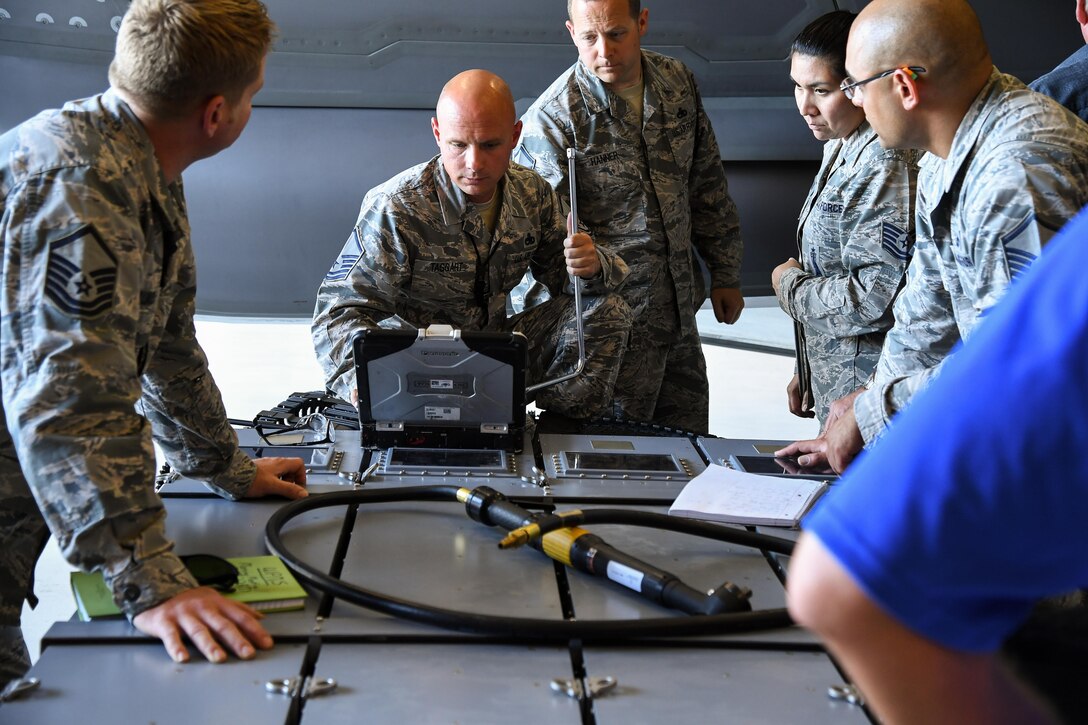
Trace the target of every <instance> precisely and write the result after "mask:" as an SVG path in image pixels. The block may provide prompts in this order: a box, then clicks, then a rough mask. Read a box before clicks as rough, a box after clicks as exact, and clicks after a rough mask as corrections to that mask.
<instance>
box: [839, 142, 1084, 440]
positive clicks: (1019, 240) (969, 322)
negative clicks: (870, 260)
mask: <svg viewBox="0 0 1088 725" xmlns="http://www.w3.org/2000/svg"><path fill="white" fill-rule="evenodd" d="M1018 146H1019V147H1021V148H1022V146H1023V144H1022V143H1020V144H1018ZM1036 150H1037V151H1038V153H1037V154H1030V155H1028V154H1024V153H1023V151H1022V150H1021V151H1020V153H1004V152H1003V151H1002V149H1001V148H1000V147H999V148H997V149H995V150H994V151H993V152H992V153H991V154H990V155H989V157H988V160H986V161H980V162H978V163H976V164H975V165H974V166H973V167H972V168H971V170H970V174H969V177H968V178H967V179H965V181H964V183H963V187H962V189H961V191H960V196H959V199H958V200H957V207H956V210H955V212H954V213H953V220H952V230H951V237H952V238H951V240H947V244H946V246H947V247H949V249H948V252H949V254H948V257H947V258H946V259H944V260H943V264H942V259H941V257H940V255H939V252H938V251H937V250H936V247H935V245H934V244H933V243H932V242H930V243H927V244H924V245H923V244H919V247H918V249H917V251H916V252H915V259H914V260H913V261H912V262H911V271H910V275H911V276H912V277H913V276H915V275H917V276H918V278H919V280H918V283H917V284H915V282H914V280H913V279H911V280H910V281H908V285H907V288H906V289H905V290H904V292H903V294H902V295H900V299H899V300H897V301H896V306H895V309H896V316H895V317H896V321H895V326H894V327H893V328H892V330H891V331H890V332H889V333H888V337H887V338H885V341H884V350H883V351H882V352H881V356H880V362H879V364H878V366H877V372H876V376H875V379H874V387H873V389H871V390H869V391H867V392H866V393H864V394H862V395H859V396H858V397H857V398H856V399H855V401H854V414H855V417H856V418H857V421H858V427H859V428H860V430H861V432H862V436H863V437H864V438H865V440H866V442H869V441H871V440H873V439H875V438H876V437H877V436H878V435H879V434H880V432H881V431H882V430H883V428H884V427H885V426H886V425H887V424H888V422H889V421H890V420H891V418H892V417H893V416H894V415H895V414H896V413H897V412H898V411H899V410H901V409H902V408H903V407H904V406H905V405H906V404H907V403H908V402H909V401H910V399H911V398H912V397H913V396H914V395H915V394H917V393H918V392H919V391H920V390H922V389H923V388H924V387H925V386H926V385H928V383H929V382H930V381H931V380H933V379H934V378H935V377H936V376H937V375H938V374H939V371H940V366H941V364H942V361H943V360H944V359H946V358H947V356H948V354H950V353H951V352H952V348H953V347H954V346H955V343H956V342H957V341H959V340H960V339H961V338H962V339H967V338H968V337H969V336H970V334H971V333H972V332H973V331H974V328H975V327H976V326H977V324H978V322H979V321H980V320H981V316H982V314H983V313H984V312H985V311H986V310H987V309H989V308H990V307H991V306H993V305H994V304H995V303H996V302H997V301H998V300H999V299H1000V298H1001V296H1002V295H1004V293H1005V291H1006V290H1007V289H1008V286H1009V283H1010V282H1011V280H1012V278H1013V276H1014V275H1015V274H1018V273H1019V272H1021V271H1023V270H1024V269H1026V268H1027V267H1028V266H1029V265H1030V264H1031V262H1032V261H1034V260H1035V258H1036V257H1037V256H1038V255H1039V254H1040V252H1041V251H1042V247H1043V245H1044V244H1045V243H1046V242H1047V241H1049V239H1050V238H1051V237H1052V236H1053V235H1054V234H1055V233H1056V231H1057V229H1052V228H1050V226H1049V225H1046V224H1043V223H1040V219H1051V220H1052V219H1071V218H1072V217H1073V216H1075V215H1076V212H1077V202H1076V200H1075V198H1074V197H1076V195H1075V194H1068V193H1065V192H1064V191H1061V192H1060V193H1056V191H1055V190H1064V189H1065V188H1066V187H1067V186H1069V183H1068V180H1067V179H1066V178H1065V177H1064V176H1063V175H1062V172H1061V169H1060V164H1057V163H1043V162H1042V161H1041V159H1048V158H1052V156H1051V155H1048V152H1047V149H1046V148H1045V147H1044V146H1042V145H1041V146H1040V147H1039V148H1038V149H1036ZM942 267H944V268H945V269H946V271H945V274H947V275H948V276H949V278H950V279H951V280H952V282H953V283H954V284H957V285H958V287H959V288H958V289H956V290H954V295H953V294H950V293H949V291H948V290H947V289H946V287H945V284H944V282H943V281H942V279H941V272H940V270H941V268H942ZM908 291H910V292H911V294H910V295H908ZM957 304H958V305H959V310H958V312H957Z"/></svg>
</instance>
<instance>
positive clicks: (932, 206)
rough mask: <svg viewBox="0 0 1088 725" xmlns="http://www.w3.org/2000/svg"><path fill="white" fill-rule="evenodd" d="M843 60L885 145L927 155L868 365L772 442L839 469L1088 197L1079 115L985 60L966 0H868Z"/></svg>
mask: <svg viewBox="0 0 1088 725" xmlns="http://www.w3.org/2000/svg"><path fill="white" fill-rule="evenodd" d="M846 70H847V72H848V73H849V77H848V78H847V79H845V80H844V81H843V85H842V90H843V91H845V92H846V93H848V94H850V95H851V96H852V100H853V102H854V104H855V105H857V106H859V107H861V108H863V109H864V110H865V117H866V118H867V119H868V121H869V123H870V124H871V125H872V127H873V128H874V129H875V130H876V132H877V134H878V135H879V137H880V142H881V144H882V145H883V146H884V147H886V148H916V149H922V150H924V151H927V152H928V155H927V156H926V157H924V158H923V160H922V163H921V170H920V173H919V176H918V195H917V203H916V218H915V232H916V235H917V242H916V246H915V252H914V258H913V260H912V261H911V264H910V268H909V270H908V281H907V285H906V287H905V288H904V290H903V292H902V293H901V294H900V295H899V297H898V298H897V300H896V302H895V305H894V313H895V324H894V326H893V327H892V329H891V330H890V331H889V333H888V335H887V337H886V338H885V341H884V348H883V350H882V352H881V355H880V361H879V363H878V364H877V369H876V372H875V373H874V375H873V377H872V378H871V379H870V380H869V382H868V383H867V384H866V386H864V387H862V388H860V389H859V390H858V391H855V392H854V393H851V394H850V395H848V396H846V397H844V398H841V399H840V400H839V401H836V403H835V404H833V405H832V409H831V412H830V413H829V421H828V424H827V426H826V427H825V430H824V433H823V435H822V436H821V437H820V438H817V439H814V440H808V441H799V442H797V443H794V444H792V445H790V446H788V447H786V448H785V449H783V450H781V451H779V455H792V456H797V455H800V456H801V458H802V459H803V465H809V464H814V463H817V462H819V461H822V460H827V461H828V462H829V463H830V464H831V466H832V467H833V468H834V469H835V470H837V471H842V470H843V469H845V468H846V466H847V465H848V464H849V463H850V461H851V460H853V458H854V457H855V456H856V455H857V454H858V453H859V452H860V451H861V449H862V448H863V446H864V445H866V444H868V443H870V442H872V441H874V440H875V439H876V438H877V437H878V436H880V435H881V433H882V432H883V430H884V428H885V427H886V426H887V424H888V423H889V422H890V420H891V419H892V417H893V416H894V415H895V414H896V413H897V412H898V411H899V410H900V409H901V408H902V407H903V406H905V405H906V404H907V403H908V402H909V401H910V399H911V397H912V396H913V395H914V394H915V392H917V391H918V390H920V389H921V388H922V387H924V386H925V385H926V384H927V383H928V381H929V380H931V379H932V378H933V377H934V376H935V375H936V374H937V373H938V371H939V370H940V368H941V364H942V362H943V361H944V360H945V359H946V358H947V357H948V355H949V354H950V353H951V352H952V349H953V347H954V346H955V345H956V343H958V342H959V341H960V340H966V339H968V338H969V337H970V335H971V333H972V331H973V330H974V329H975V326H976V325H977V324H978V323H979V320H980V319H981V317H982V315H983V314H984V313H985V311H986V310H987V309H989V308H990V307H991V306H992V305H993V304H994V303H995V302H997V300H998V299H999V298H1000V297H1001V296H1002V295H1003V294H1004V292H1005V290H1006V288H1007V287H1008V285H1009V284H1010V283H1011V282H1012V280H1013V279H1014V278H1015V277H1016V276H1017V275H1018V274H1020V273H1021V272H1023V271H1024V269H1026V268H1027V267H1028V266H1029V265H1030V264H1031V263H1032V261H1033V260H1034V259H1035V258H1036V257H1037V256H1038V255H1039V254H1040V253H1041V252H1042V249H1043V247H1044V246H1045V245H1046V243H1047V241H1048V240H1049V239H1050V238H1051V237H1052V236H1053V235H1054V233H1055V232H1056V231H1057V230H1058V229H1060V228H1061V227H1062V226H1063V225H1064V224H1065V222H1066V221H1068V220H1069V219H1071V218H1072V217H1073V216H1074V215H1075V214H1076V212H1077V211H1078V210H1079V209H1080V208H1081V207H1082V206H1083V205H1084V204H1085V203H1086V202H1088V126H1086V125H1085V124H1084V123H1082V122H1081V121H1079V120H1078V119H1077V118H1075V117H1074V116H1072V115H1071V114H1069V113H1066V112H1065V110H1064V109H1063V108H1062V107H1061V106H1059V105H1058V104H1057V103H1055V102H1054V101H1052V100H1051V99H1049V98H1047V97H1045V96H1043V95H1041V94H1038V93H1035V92H1033V91H1031V90H1029V89H1028V88H1027V87H1026V86H1025V85H1024V84H1023V83H1021V82H1020V81H1019V80H1017V79H1016V78H1013V77H1012V76H1008V75H1004V74H1002V73H1001V72H1000V71H998V69H997V68H995V67H994V65H993V62H992V61H991V59H990V53H989V50H988V49H987V47H986V42H985V40H984V39H983V36H982V29H981V27H980V25H979V21H978V18H977V16H976V15H975V13H974V11H973V10H972V9H971V7H970V6H969V5H968V4H967V3H966V2H964V0H874V2H872V3H871V4H870V5H868V6H866V8H865V10H864V11H863V12H862V13H861V14H860V15H859V16H858V19H857V20H856V21H855V22H854V24H853V26H852V27H851V30H850V40H849V43H848V46H847V54H846ZM994 394H995V395H999V394H1000V391H994Z"/></svg>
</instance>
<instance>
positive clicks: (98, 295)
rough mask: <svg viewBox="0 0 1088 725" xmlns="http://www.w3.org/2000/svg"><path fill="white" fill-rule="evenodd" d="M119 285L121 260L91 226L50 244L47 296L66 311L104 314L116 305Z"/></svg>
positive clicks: (80, 314)
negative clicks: (114, 300)
mask: <svg viewBox="0 0 1088 725" xmlns="http://www.w3.org/2000/svg"><path fill="white" fill-rule="evenodd" d="M116 287H117V260H116V259H115V258H114V256H113V254H111V253H110V251H109V250H108V249H106V247H105V246H103V244H102V242H101V241H100V240H99V238H98V235H97V234H96V233H95V231H94V228H93V227H91V226H90V225H85V226H82V227H80V228H79V229H77V230H76V231H74V232H72V233H71V234H69V235H68V236H66V237H63V238H61V239H57V240H55V241H52V242H50V243H49V264H48V265H47V267H46V272H45V296H46V298H47V299H48V300H49V301H50V302H52V303H53V304H54V305H55V306H56V307H57V309H59V310H60V311H61V312H63V313H64V314H66V315H68V316H70V317H77V318H80V319H84V320H90V319H94V318H96V317H99V316H101V315H102V314H103V313H104V312H106V311H107V310H109V309H110V307H111V306H112V305H113V293H114V290H115V289H116Z"/></svg>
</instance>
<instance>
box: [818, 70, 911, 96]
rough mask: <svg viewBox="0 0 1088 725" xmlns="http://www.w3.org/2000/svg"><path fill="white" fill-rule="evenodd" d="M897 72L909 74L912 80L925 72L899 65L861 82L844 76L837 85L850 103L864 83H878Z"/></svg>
mask: <svg viewBox="0 0 1088 725" xmlns="http://www.w3.org/2000/svg"><path fill="white" fill-rule="evenodd" d="M897 70H901V71H903V72H904V73H909V74H910V77H911V79H912V80H914V79H916V78H918V74H919V73H925V72H926V69H925V68H923V67H922V66H920V65H901V66H898V67H896V68H891V69H889V70H886V71H883V72H881V73H877V74H876V75H875V76H872V77H871V78H866V79H865V80H863V81H855V80H854V79H853V78H851V77H850V76H846V78H844V79H843V81H842V83H840V84H839V90H840V91H842V92H843V94H844V95H845V96H846V97H847V98H848V99H849V100H851V101H852V100H854V96H855V95H856V94H858V93H860V91H859V90H858V89H860V88H861V87H862V86H863V85H865V84H866V83H872V82H873V81H878V80H880V79H881V78H887V77H888V76H890V75H891V74H892V73H895V72H896V71H897Z"/></svg>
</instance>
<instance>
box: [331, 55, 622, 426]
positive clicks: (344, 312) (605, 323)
mask: <svg viewBox="0 0 1088 725" xmlns="http://www.w3.org/2000/svg"><path fill="white" fill-rule="evenodd" d="M473 114H476V115H473ZM470 116H471V117H473V118H479V119H481V120H480V122H479V123H478V124H474V125H471V126H467V127H464V128H461V127H460V126H459V125H458V123H459V120H460V119H461V118H464V117H470ZM516 121H517V117H516V114H515V112H514V103H513V97H512V96H511V95H510V92H509V89H508V88H507V87H506V85H505V83H503V82H502V80H501V79H499V78H498V77H497V76H494V75H493V74H490V73H486V72H484V71H466V72H465V73H462V74H459V75H458V76H456V77H455V78H454V79H452V80H451V81H450V82H449V83H448V84H447V86H446V89H444V90H443V95H442V98H441V99H440V100H439V105H438V110H437V112H436V119H435V120H434V121H433V122H432V123H433V124H434V128H435V133H436V138H437V139H438V142H439V147H440V148H441V149H442V154H440V155H439V156H436V157H434V158H433V159H431V160H430V161H428V162H426V163H424V164H420V165H418V166H415V167H412V168H410V169H408V170H407V171H404V172H402V173H401V174H398V175H397V176H395V177H393V178H392V179H390V180H389V181H387V182H385V183H384V184H381V185H380V186H378V187H375V188H374V189H371V190H370V191H369V192H367V194H366V196H365V197H364V198H363V202H362V206H361V208H360V211H359V217H358V220H357V221H356V224H355V228H354V229H353V230H352V233H351V236H350V237H349V238H348V241H347V243H346V244H345V245H344V248H343V250H342V251H341V253H340V256H339V258H338V259H337V260H336V262H335V263H334V264H333V266H332V269H331V270H330V271H329V273H328V274H327V275H326V277H325V280H324V281H323V282H322V284H321V287H320V289H319V290H318V295H317V306H316V310H315V312H314V323H313V328H312V334H313V341H314V349H315V351H316V353H317V358H318V361H319V362H320V363H321V365H322V367H323V368H324V370H325V373H326V380H327V385H328V387H329V388H330V389H331V390H333V391H334V392H335V393H337V394H338V395H340V396H341V397H343V398H345V399H347V400H352V399H354V396H355V392H356V382H355V370H354V362H353V354H352V349H351V345H352V338H353V337H354V334H355V333H356V332H358V331H359V330H362V329H374V328H384V329H414V328H419V327H426V326H427V325H431V324H448V325H451V326H453V327H454V328H457V329H462V330H491V331H518V332H521V333H523V334H524V335H525V337H526V338H527V340H528V343H529V370H528V371H527V373H528V374H527V381H528V383H529V384H534V383H537V382H541V381H542V380H544V379H550V378H555V377H559V376H560V375H563V374H566V373H569V372H570V371H571V370H573V369H574V367H575V364H576V362H577V358H578V355H577V344H576V342H575V336H574V335H575V332H574V331H575V323H574V299H573V297H572V296H571V295H570V294H567V293H566V288H567V286H568V285H569V278H568V275H567V272H568V267H567V266H565V264H564V249H565V244H566V243H569V242H572V241H573V239H579V240H581V241H582V242H584V243H585V244H587V245H588V246H587V247H586V249H587V250H588V251H587V252H585V253H586V254H587V255H588V256H589V257H591V258H592V259H593V261H596V262H598V265H597V266H599V270H598V271H597V273H596V274H593V275H591V276H589V278H588V279H582V280H581V282H582V284H583V289H584V296H583V299H582V304H583V306H584V308H585V328H584V329H585V338H586V367H585V371H584V372H583V374H582V375H581V376H579V377H578V378H575V379H573V380H570V381H567V382H564V383H561V384H559V385H556V386H553V387H548V388H543V389H541V390H540V391H538V392H537V396H536V403H537V405H538V406H539V407H541V408H543V409H548V410H554V411H557V412H560V413H562V414H564V415H569V416H572V417H579V418H583V417H588V416H591V415H596V414H600V413H601V412H602V408H603V407H604V406H605V404H606V403H607V402H608V400H609V399H610V397H611V395H612V387H613V385H614V384H615V379H616V373H617V371H618V370H619V363H620V360H621V359H622V356H623V351H624V348H625V346H626V341H627V335H628V331H629V329H630V325H631V320H630V310H629V309H628V307H627V305H626V303H625V302H624V301H623V300H622V298H620V297H619V296H618V295H616V294H613V293H611V292H610V290H615V289H618V288H619V287H620V286H621V285H622V284H623V283H624V279H625V278H626V276H627V267H626V265H625V264H624V263H623V260H621V259H618V258H617V257H616V256H615V255H613V254H611V253H609V252H607V251H604V250H601V249H599V248H597V249H596V250H595V251H594V249H595V248H594V247H593V246H592V241H591V240H590V239H589V238H588V237H586V236H585V235H584V234H579V235H575V236H574V237H573V238H572V239H570V240H568V238H567V232H566V223H565V221H564V218H563V214H562V212H561V211H560V207H559V203H558V201H557V199H556V196H555V193H554V192H553V191H552V188H551V187H550V186H549V185H548V183H547V182H546V181H545V180H544V179H542V178H541V177H540V175H538V174H537V173H535V172H533V171H530V170H528V169H524V168H521V167H520V166H517V165H511V164H510V163H509V160H510V151H511V150H512V149H513V139H516V129H517V128H520V126H519V125H517V124H516ZM491 128H494V129H495V131H494V133H489V132H486V131H489V130H490V129H491ZM480 129H484V130H485V133H483V134H482V138H477V136H479V135H480V133H479V131H480ZM495 139H499V141H498V142H497V143H496V142H495ZM507 143H508V146H503V144H507ZM475 146H481V147H482V148H481V149H479V150H474V147H475ZM466 149H469V153H468V154H466ZM488 154H492V156H491V158H490V159H487V158H486V157H487V155H488ZM469 156H471V157H472V158H473V159H474V160H473V161H471V162H467V163H468V165H469V166H471V167H472V168H471V170H466V166H465V164H466V162H465V161H464V159H465V158H467V157H469ZM481 159H483V160H481ZM462 187H463V188H462ZM477 191H478V192H479V193H478V194H477V193H476V192H477ZM473 196H477V197H480V198H481V199H484V198H487V199H489V200H490V201H489V203H490V204H495V205H498V208H497V209H495V208H494V207H492V208H491V213H492V215H493V217H492V222H491V223H490V224H489V223H488V221H487V213H486V208H484V207H481V204H482V203H484V202H483V201H476V200H474V199H473V198H472V197H473ZM530 269H531V270H532V271H533V273H534V275H535V276H536V278H537V279H539V280H541V281H542V282H544V284H546V285H547V288H548V290H549V292H550V294H551V295H552V298H551V299H550V300H548V302H546V303H545V304H543V305H541V306H539V307H535V308H533V309H532V310H529V311H527V312H523V313H521V314H518V315H511V314H508V306H509V305H508V295H509V293H510V291H511V290H512V289H513V288H514V287H515V286H516V285H517V284H518V283H519V282H520V281H521V279H522V277H523V276H524V275H525V273H526V272H527V271H528V270H530Z"/></svg>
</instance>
